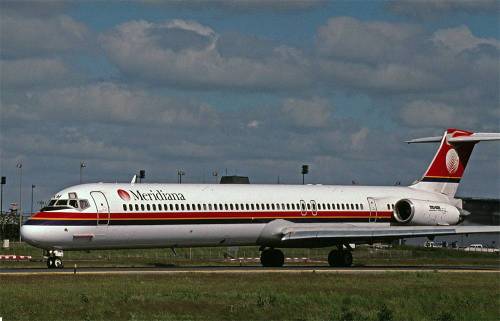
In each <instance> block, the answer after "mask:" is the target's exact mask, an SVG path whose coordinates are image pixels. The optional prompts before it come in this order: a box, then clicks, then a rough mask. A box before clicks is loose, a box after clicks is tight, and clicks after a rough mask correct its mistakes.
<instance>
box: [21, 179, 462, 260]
mask: <svg viewBox="0 0 500 321" xmlns="http://www.w3.org/2000/svg"><path fill="white" fill-rule="evenodd" d="M403 198H409V199H417V200H426V201H433V202H439V203H450V202H451V201H452V200H450V199H449V198H448V197H447V196H445V195H443V194H439V193H433V192H427V191H422V190H418V189H414V188H411V187H399V186H389V187H387V186H385V187H384V186H357V185H355V186H328V185H238V184H234V185H233V184H229V185H217V184H109V183H98V184H83V185H76V186H73V187H69V188H66V189H64V190H62V191H60V192H58V193H57V194H56V195H55V197H54V198H53V200H52V203H53V204H52V205H53V206H49V207H46V208H45V209H44V210H42V211H40V212H39V213H37V214H35V215H34V216H33V217H32V218H31V219H30V220H28V221H27V222H26V223H25V225H24V226H23V230H22V234H23V237H24V238H25V239H26V240H27V242H29V243H30V244H32V245H34V246H37V247H40V248H45V249H63V250H82V249H113V248H153V247H195V246H243V245H262V246H266V245H268V244H267V243H268V242H269V240H268V239H267V238H266V235H265V228H266V226H267V225H268V224H269V223H270V222H272V221H276V220H285V221H287V222H294V223H310V224H321V225H322V226H325V224H333V225H338V224H352V223H356V224H357V225H358V226H362V225H364V224H366V225H368V226H375V225H381V224H383V225H389V224H391V221H393V218H392V217H393V208H394V204H395V203H396V202H397V201H398V200H401V199H403ZM58 203H59V204H58ZM61 204H66V205H61ZM75 205H76V206H75ZM85 207H86V208H85ZM304 246H306V245H304Z"/></svg>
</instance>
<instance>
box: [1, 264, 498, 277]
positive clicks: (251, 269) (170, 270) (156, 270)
mask: <svg viewBox="0 0 500 321" xmlns="http://www.w3.org/2000/svg"><path fill="white" fill-rule="evenodd" d="M387 272H408V273H415V272H439V273H500V267H492V266H484V267H482V266H439V265H436V266H359V267H350V268H332V267H327V266H286V267H280V268H264V267H260V266H239V267H235V266H186V267H176V266H174V267H171V266H169V267H150V268H144V267H137V268H134V267H82V268H76V269H75V268H74V267H73V268H64V269H46V268H3V269H0V276H9V275H10V276H16V275H54V276H56V275H74V274H82V275H102V274H106V275H129V274H166V275H168V274H170V275H174V274H188V273H195V274H196V273H198V274H199V273H202V274H240V273H241V274H244V273H252V274H259V273H344V274H349V273H387Z"/></svg>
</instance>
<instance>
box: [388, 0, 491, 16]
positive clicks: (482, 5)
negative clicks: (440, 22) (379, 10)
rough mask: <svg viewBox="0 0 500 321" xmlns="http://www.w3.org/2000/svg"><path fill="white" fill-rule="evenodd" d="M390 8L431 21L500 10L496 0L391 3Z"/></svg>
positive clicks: (420, 0)
mask: <svg viewBox="0 0 500 321" xmlns="http://www.w3.org/2000/svg"><path fill="white" fill-rule="evenodd" d="M388 8H389V9H390V10H391V11H392V12H394V13H396V14H401V15H405V16H409V17H415V18H420V19H429V18H438V17H442V15H443V14H453V13H470V14H472V13H483V14H485V13H486V14H495V12H497V10H498V2H497V1H495V0H459V1H457V0H405V1H390V2H388Z"/></svg>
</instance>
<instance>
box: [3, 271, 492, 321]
mask: <svg viewBox="0 0 500 321" xmlns="http://www.w3.org/2000/svg"><path fill="white" fill-rule="evenodd" d="M499 281H500V280H499V274H498V273H477V274H473V273H472V274H468V273H436V272H418V273H405V272H402V273H379V274H320V273H299V274H286V273H283V274H276V273H273V274H228V275H226V274H224V275H220V274H184V275H130V276H116V275H115V276H89V275H66V276H45V275H43V276H22V277H21V276H0V284H1V286H0V316H2V317H3V320H5V321H10V320H436V321H438V320H439V321H444V320H447V321H451V320H456V321H458V320H478V321H479V320H499V319H500V311H499V303H500V283H499Z"/></svg>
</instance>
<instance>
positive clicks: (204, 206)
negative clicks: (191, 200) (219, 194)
mask: <svg viewBox="0 0 500 321" xmlns="http://www.w3.org/2000/svg"><path fill="white" fill-rule="evenodd" d="M203 210H204V211H206V210H207V204H205V203H203Z"/></svg>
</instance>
